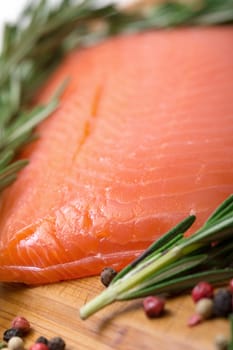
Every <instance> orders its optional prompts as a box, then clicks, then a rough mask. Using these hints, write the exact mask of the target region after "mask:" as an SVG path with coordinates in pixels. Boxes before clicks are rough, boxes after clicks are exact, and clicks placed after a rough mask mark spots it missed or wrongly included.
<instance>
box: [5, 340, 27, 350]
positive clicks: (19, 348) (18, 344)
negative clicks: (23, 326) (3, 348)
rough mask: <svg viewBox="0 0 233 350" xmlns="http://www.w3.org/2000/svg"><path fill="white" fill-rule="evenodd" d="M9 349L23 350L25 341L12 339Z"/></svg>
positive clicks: (9, 342)
mask: <svg viewBox="0 0 233 350" xmlns="http://www.w3.org/2000/svg"><path fill="white" fill-rule="evenodd" d="M8 349H9V350H23V349H24V343H23V339H22V338H20V337H12V338H11V339H10V340H9V341H8Z"/></svg>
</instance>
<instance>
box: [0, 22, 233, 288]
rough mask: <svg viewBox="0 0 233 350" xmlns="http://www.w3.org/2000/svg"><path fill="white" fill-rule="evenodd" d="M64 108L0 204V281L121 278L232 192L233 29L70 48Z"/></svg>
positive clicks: (28, 151) (62, 73)
mask: <svg viewBox="0 0 233 350" xmlns="http://www.w3.org/2000/svg"><path fill="white" fill-rule="evenodd" d="M67 77H70V82H69V85H68V87H67V88H66V91H65V93H64V95H63V97H62V99H61V104H60V107H59V108H58V109H57V111H56V112H55V113H53V115H52V116H51V117H49V118H48V119H47V120H46V121H44V122H43V123H42V124H41V125H40V126H39V127H38V129H37V132H38V133H39V135H40V138H39V139H38V140H37V141H35V142H34V143H32V144H30V145H29V146H28V147H26V148H25V149H24V151H23V152H22V155H21V156H22V157H27V158H28V159H29V160H30V163H29V165H28V166H27V167H26V168H24V169H23V171H21V172H20V174H19V177H18V179H17V181H16V182H15V183H14V184H13V185H12V186H11V187H9V188H8V189H7V190H5V192H4V193H3V195H2V198H1V208H0V210H1V216H0V280H1V281H14V282H24V283H27V284H43V283H51V282H55V281H60V280H67V279H74V278H78V277H83V276H90V275H96V274H98V273H99V272H100V271H101V270H102V268H103V267H106V266H112V267H114V268H115V269H117V270H119V269H120V268H122V267H123V266H124V265H125V264H127V263H129V262H130V261H131V260H132V259H133V258H135V257H136V256H137V255H138V254H139V253H140V252H141V251H142V250H143V249H145V248H146V247H147V246H148V245H149V244H150V243H151V242H152V241H153V240H155V239H156V238H158V237H160V236H161V235H162V234H164V233H165V232H166V231H167V230H168V229H170V228H171V227H172V226H173V225H175V224H177V223H178V222H179V221H180V220H182V219H184V218H185V217H186V216H188V215H189V214H190V213H194V214H196V215H197V221H196V223H195V224H194V226H193V228H192V229H191V230H190V233H192V232H193V231H194V230H195V229H197V228H198V227H200V225H201V224H202V223H203V222H204V220H205V219H207V217H208V216H209V215H210V213H211V212H212V211H213V210H214V209H215V207H216V206H217V205H219V204H220V203H221V202H222V201H223V200H224V199H225V198H226V197H227V196H228V195H229V194H231V193H233V156H232V155H233V153H232V152H233V27H232V26H228V27H213V28H182V29H173V30H172V29H170V30H161V31H153V32H147V33H141V34H137V35H131V36H122V37H118V38H115V39H110V40H108V41H106V42H104V43H102V44H99V45H97V46H95V47H92V48H87V49H82V50H76V51H74V52H72V53H71V54H70V55H68V56H67V58H66V59H65V60H64V62H62V64H61V65H60V67H59V68H58V69H57V70H56V72H55V73H54V74H53V76H52V77H51V79H50V80H49V82H48V83H47V84H46V86H45V87H44V88H43V90H42V93H41V95H40V98H39V102H42V101H45V100H47V99H48V98H49V97H50V96H51V95H52V94H53V93H54V91H55V89H56V88H57V86H58V85H59V84H60V83H61V82H62V81H63V80H64V79H65V78H67Z"/></svg>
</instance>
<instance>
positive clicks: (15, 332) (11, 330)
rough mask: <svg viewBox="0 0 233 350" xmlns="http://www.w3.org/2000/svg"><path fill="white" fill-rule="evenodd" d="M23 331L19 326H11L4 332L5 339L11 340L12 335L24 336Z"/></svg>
mask: <svg viewBox="0 0 233 350" xmlns="http://www.w3.org/2000/svg"><path fill="white" fill-rule="evenodd" d="M22 336H23V332H22V330H21V329H18V328H9V329H7V330H6V331H5V332H4V333H3V340H4V341H9V340H10V339H11V338H12V337H22Z"/></svg>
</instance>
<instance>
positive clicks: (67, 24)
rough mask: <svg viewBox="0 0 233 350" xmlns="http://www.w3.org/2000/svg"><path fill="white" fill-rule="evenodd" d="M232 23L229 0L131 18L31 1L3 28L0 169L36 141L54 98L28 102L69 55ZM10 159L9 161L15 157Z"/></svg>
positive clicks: (107, 9) (0, 183)
mask: <svg viewBox="0 0 233 350" xmlns="http://www.w3.org/2000/svg"><path fill="white" fill-rule="evenodd" d="M95 20H100V21H102V23H103V26H100V28H99V29H98V30H96V29H93V26H92V25H91V24H92V22H93V21H95ZM232 22H233V0H203V1H202V2H201V5H200V6H191V5H185V4H181V3H180V2H178V1H177V3H174V2H169V1H168V2H167V3H165V4H160V5H153V6H152V7H151V10H150V11H147V12H146V13H145V12H135V13H132V14H127V13H125V12H123V11H121V10H120V9H119V8H118V7H116V6H115V5H113V4H112V5H107V6H103V5H102V6H97V5H96V1H95V0H85V1H81V2H80V1H78V0H76V1H69V0H63V1H61V2H60V4H59V5H56V6H55V5H53V6H52V5H51V4H50V3H49V0H40V1H36V2H35V1H33V0H31V2H30V3H29V4H28V5H27V6H26V8H25V9H24V10H23V12H22V14H21V16H20V17H19V19H18V22H17V23H16V24H6V26H5V29H4V35H3V46H2V52H1V54H0V166H1V167H4V166H8V164H9V163H8V161H5V158H4V157H5V156H6V154H7V153H8V154H11V155H13V154H16V152H18V151H20V149H21V148H22V147H23V146H24V145H25V144H26V143H28V142H31V141H32V140H34V136H33V131H34V128H35V126H36V125H38V123H40V122H41V121H42V120H43V119H44V118H47V117H48V116H49V115H50V114H51V113H52V112H53V111H54V109H55V108H56V107H57V105H58V100H57V99H56V98H54V99H52V100H51V101H50V102H49V103H48V104H47V106H43V107H38V106H35V107H34V108H33V109H30V108H29V110H28V102H31V99H32V98H33V97H34V96H35V95H36V93H37V91H38V89H39V88H40V87H41V86H42V85H43V83H44V82H45V81H46V80H47V78H48V76H49V75H50V74H51V72H53V70H54V69H55V68H56V67H57V65H58V63H59V62H60V61H61V59H62V58H63V57H64V55H66V53H67V52H68V51H69V50H72V49H73V48H74V47H77V46H87V45H90V44H93V43H95V42H96V41H98V40H103V39H104V38H106V37H109V36H112V35H117V34H122V33H132V32H138V31H141V30H146V29H152V28H164V27H170V26H180V25H212V24H227V23H232ZM25 110H26V112H25ZM2 157H3V158H2ZM8 160H9V161H10V162H12V161H13V158H10V157H9V158H8ZM5 162H6V163H5ZM4 164H5V165H4ZM25 164H26V163H25ZM18 171H19V169H18V170H17V171H16V172H15V174H14V176H12V175H11V177H10V178H9V179H8V180H7V179H6V178H4V179H1V180H0V190H2V189H4V188H5V186H7V185H9V184H10V183H11V182H12V181H13V178H14V179H15V178H16V176H17V172H18Z"/></svg>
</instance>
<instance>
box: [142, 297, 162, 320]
mask: <svg viewBox="0 0 233 350" xmlns="http://www.w3.org/2000/svg"><path fill="white" fill-rule="evenodd" d="M143 306H144V311H145V313H146V315H147V316H148V317H150V318H153V317H158V316H160V315H161V314H162V312H163V311H164V306H165V300H164V299H162V298H160V297H156V296H149V297H147V298H145V299H144V301H143Z"/></svg>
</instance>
